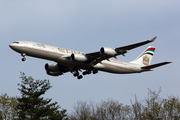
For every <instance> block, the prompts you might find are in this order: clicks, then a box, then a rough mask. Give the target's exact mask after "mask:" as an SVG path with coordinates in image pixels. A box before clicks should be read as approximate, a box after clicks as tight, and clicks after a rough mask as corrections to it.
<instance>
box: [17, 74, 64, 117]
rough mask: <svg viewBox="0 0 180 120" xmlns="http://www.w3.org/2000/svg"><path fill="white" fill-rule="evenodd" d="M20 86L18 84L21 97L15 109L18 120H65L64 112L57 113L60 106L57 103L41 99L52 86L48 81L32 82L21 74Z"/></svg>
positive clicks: (32, 80) (30, 78) (31, 79)
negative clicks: (16, 109)
mask: <svg viewBox="0 0 180 120" xmlns="http://www.w3.org/2000/svg"><path fill="white" fill-rule="evenodd" d="M20 78H21V79H22V81H21V84H18V86H19V87H20V88H18V90H19V91H20V92H21V97H19V98H18V99H17V100H18V102H19V104H18V106H17V108H18V110H19V112H18V113H19V118H20V119H23V120H24V119H42V120H43V119H54V120H62V119H63V120H65V119H67V118H66V116H67V115H66V110H65V109H63V110H61V111H59V109H60V106H59V105H57V102H54V103H51V101H52V99H44V98H43V97H41V96H42V95H43V94H45V92H47V90H49V89H50V88H51V87H52V86H51V85H50V82H49V80H34V79H33V78H32V77H26V76H25V74H24V73H21V77H20Z"/></svg>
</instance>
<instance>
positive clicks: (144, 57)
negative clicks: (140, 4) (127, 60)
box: [131, 46, 155, 66]
mask: <svg viewBox="0 0 180 120" xmlns="http://www.w3.org/2000/svg"><path fill="white" fill-rule="evenodd" d="M154 51H155V47H151V46H149V47H148V48H147V49H146V50H145V51H144V52H143V53H141V54H140V55H139V56H138V57H137V58H136V59H135V60H133V61H132V62H131V63H135V64H138V65H140V66H147V65H150V63H151V60H152V57H153V55H154Z"/></svg>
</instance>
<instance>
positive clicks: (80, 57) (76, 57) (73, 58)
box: [70, 53, 88, 62]
mask: <svg viewBox="0 0 180 120" xmlns="http://www.w3.org/2000/svg"><path fill="white" fill-rule="evenodd" d="M70 59H71V61H78V62H86V61H88V59H87V57H86V56H85V55H82V54H74V53H73V54H71V57H70Z"/></svg>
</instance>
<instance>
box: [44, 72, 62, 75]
mask: <svg viewBox="0 0 180 120" xmlns="http://www.w3.org/2000/svg"><path fill="white" fill-rule="evenodd" d="M47 74H48V75H51V76H59V75H62V74H63V73H62V72H60V71H58V72H51V71H47Z"/></svg>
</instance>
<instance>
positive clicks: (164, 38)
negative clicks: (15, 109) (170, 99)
mask: <svg viewBox="0 0 180 120" xmlns="http://www.w3.org/2000/svg"><path fill="white" fill-rule="evenodd" d="M179 6H180V1H179V0H173V1H172V0H171V1H170V0H158V1H157V0H149V1H147V0H146V1H145V0H136V1H134V0H128V1H125V0H111V1H110V0H89V1H83V0H51V1H49V0H26V1H24V0H16V1H14V0H1V1H0V41H1V47H0V54H1V62H0V66H1V70H0V73H1V76H0V94H4V93H7V94H8V95H9V96H12V97H14V96H20V92H19V91H18V86H17V84H18V83H20V82H21V79H20V78H19V77H20V72H24V73H25V74H26V76H32V77H33V78H34V79H41V80H44V79H49V80H50V83H51V85H52V88H51V89H50V90H48V91H47V92H46V94H45V95H44V97H45V98H52V100H53V102H54V101H57V102H58V104H59V105H60V106H61V107H62V108H65V109H67V112H68V113H71V112H72V111H73V106H74V105H75V103H76V102H77V101H79V100H81V101H87V102H89V101H94V102H100V101H101V100H107V99H108V98H111V99H114V100H118V101H119V102H120V103H123V104H124V105H130V104H131V102H130V100H131V99H132V100H134V95H135V94H136V95H137V98H138V100H141V99H144V98H145V97H147V93H148V88H149V89H151V90H153V91H154V90H159V88H160V87H161V89H162V92H161V94H160V95H161V97H162V98H167V95H175V96H180V87H179V85H180V79H179V78H180V77H179V73H180V72H179V67H180V66H179V61H180V55H179V53H178V49H179V45H180V40H179V38H180V37H179V33H180V16H179V15H180V7H179ZM154 36H157V39H156V41H154V42H153V43H150V44H148V45H144V46H142V47H138V48H136V49H133V50H131V51H129V53H127V54H126V57H124V56H118V59H119V60H122V61H126V62H130V61H132V60H134V59H135V58H136V57H137V56H138V55H139V54H140V53H141V52H142V51H144V50H145V49H146V48H147V47H148V46H154V47H156V51H155V54H154V57H153V60H152V64H155V63H159V62H164V61H170V62H172V63H171V64H169V65H165V66H162V67H159V68H156V69H154V71H151V72H144V73H140V74H125V75H124V74H110V73H105V72H99V73H98V74H96V75H93V74H92V75H87V76H84V78H83V79H82V80H77V78H75V77H73V75H72V74H71V73H65V74H64V75H62V76H59V77H52V76H48V75H47V74H46V71H45V69H44V66H45V64H46V63H53V62H52V61H47V60H42V59H37V58H33V57H26V59H27V60H26V61H25V62H22V61H21V58H22V57H21V56H20V54H18V53H16V52H15V51H13V50H12V49H10V48H9V44H11V43H12V42H14V41H18V40H27V41H33V42H38V43H43V44H48V45H52V46H57V47H62V48H66V49H71V50H77V51H81V52H85V53H90V52H95V51H99V50H100V48H101V47H112V48H114V47H121V46H125V45H129V44H133V43H137V42H141V41H144V40H148V39H151V38H153V37H154Z"/></svg>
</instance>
